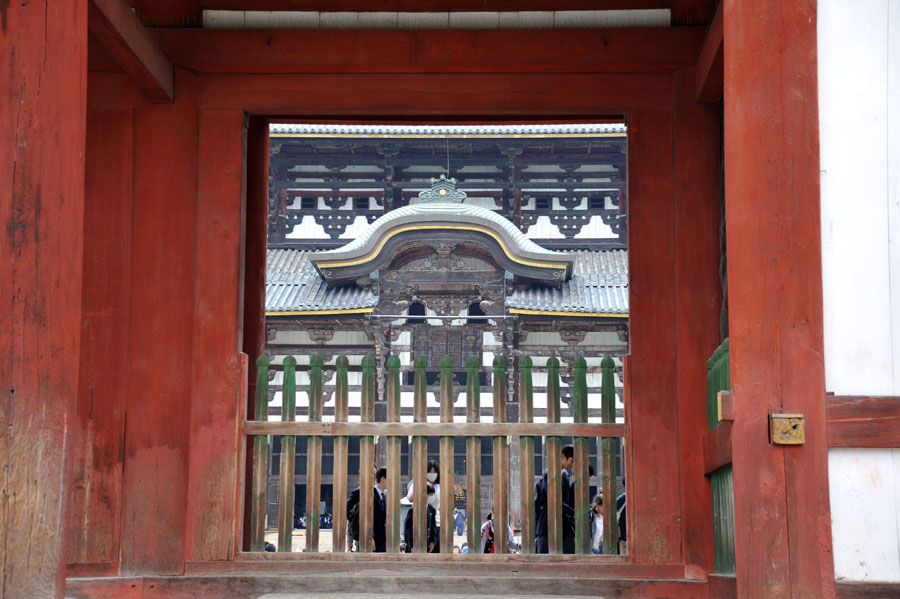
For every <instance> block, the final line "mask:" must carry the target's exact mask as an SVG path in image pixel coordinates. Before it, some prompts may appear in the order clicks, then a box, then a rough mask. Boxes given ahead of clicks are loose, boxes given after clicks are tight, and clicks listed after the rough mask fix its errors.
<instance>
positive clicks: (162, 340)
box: [119, 69, 237, 575]
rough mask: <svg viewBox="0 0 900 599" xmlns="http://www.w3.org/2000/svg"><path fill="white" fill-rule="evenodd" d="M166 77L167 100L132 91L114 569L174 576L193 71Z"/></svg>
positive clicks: (191, 240)
mask: <svg viewBox="0 0 900 599" xmlns="http://www.w3.org/2000/svg"><path fill="white" fill-rule="evenodd" d="M175 77H176V86H177V88H178V98H177V99H176V101H175V103H174V104H172V105H167V106H163V105H154V104H150V103H149V102H148V101H147V100H146V99H144V98H142V97H138V98H137V99H136V110H135V137H134V143H135V148H139V150H138V151H136V152H135V164H134V194H135V195H134V243H133V245H132V260H133V268H134V272H136V273H142V275H141V284H140V285H134V286H132V294H131V310H130V313H131V320H130V325H129V326H130V327H131V337H130V338H131V346H130V351H129V354H128V369H129V385H128V408H127V412H126V415H125V430H126V434H125V467H124V477H123V494H122V496H123V508H122V511H123V514H122V517H123V522H125V523H127V526H123V528H122V547H121V559H120V562H119V566H120V567H119V573H120V574H122V575H143V574H162V575H175V574H181V573H182V571H183V569H184V559H185V554H186V549H187V547H186V543H185V537H186V531H187V527H188V522H187V509H188V497H189V495H188V483H189V480H188V475H189V463H190V453H191V452H190V448H191V422H190V410H191V392H190V389H191V379H192V376H193V372H192V366H191V365H192V357H193V339H192V334H193V327H194V322H195V318H194V317H195V312H194V310H195V302H194V295H195V291H196V284H197V277H196V271H195V264H196V256H197V241H198V239H197V186H198V172H199V166H198V145H199V144H198V137H197V136H198V118H199V115H198V111H197V87H198V86H197V78H196V76H195V75H194V74H193V73H190V72H188V71H185V70H182V69H178V70H177V71H176V75H175ZM163 181H164V182H165V184H164V185H161V184H160V182H163ZM236 292H237V290H235V293H236ZM160 298H178V300H177V301H160ZM174 415H178V417H173V416H174Z"/></svg>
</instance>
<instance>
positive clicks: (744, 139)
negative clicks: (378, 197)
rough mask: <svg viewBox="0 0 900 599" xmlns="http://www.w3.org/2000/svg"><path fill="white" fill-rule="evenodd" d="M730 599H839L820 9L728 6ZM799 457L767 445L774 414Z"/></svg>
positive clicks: (749, 0) (751, 3) (734, 0)
mask: <svg viewBox="0 0 900 599" xmlns="http://www.w3.org/2000/svg"><path fill="white" fill-rule="evenodd" d="M724 8H725V83H724V92H725V167H726V172H725V190H726V194H725V198H726V213H727V225H726V226H727V236H728V285H729V290H728V293H729V328H730V339H731V341H730V343H731V383H732V388H733V390H734V398H735V420H734V432H733V435H732V440H733V441H732V442H733V445H732V458H733V468H734V517H735V548H736V549H735V558H736V565H737V583H738V597H767V598H771V599H780V598H784V597H810V598H812V597H816V598H820V597H825V598H828V597H834V594H835V587H834V566H833V558H832V554H831V546H832V545H831V522H830V512H829V498H828V470H827V468H828V461H827V449H826V441H825V421H824V405H823V396H824V391H825V389H824V387H825V381H824V365H823V357H822V356H823V353H822V352H823V349H822V348H823V340H822V262H821V251H820V222H819V138H818V110H817V82H816V3H815V2H762V1H755V0H726V2H725V4H724ZM779 412H782V413H801V414H803V415H804V416H805V417H806V444H804V445H796V446H779V445H771V444H769V442H768V426H767V424H768V423H767V418H768V416H769V414H771V413H779Z"/></svg>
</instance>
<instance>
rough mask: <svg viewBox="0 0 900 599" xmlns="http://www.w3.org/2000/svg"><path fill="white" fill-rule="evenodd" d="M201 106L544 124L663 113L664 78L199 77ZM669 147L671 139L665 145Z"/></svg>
mask: <svg viewBox="0 0 900 599" xmlns="http://www.w3.org/2000/svg"><path fill="white" fill-rule="evenodd" d="M199 79H200V81H201V82H202V83H201V90H202V91H201V94H200V108H201V109H227V108H237V109H242V110H246V111H248V112H254V113H257V114H260V115H262V114H268V115H283V114H292V115H294V116H295V117H297V118H310V117H314V116H319V117H320V118H321V116H322V115H329V116H330V118H332V119H333V118H335V117H338V118H339V117H341V116H346V115H353V116H357V117H358V116H359V115H360V114H367V115H369V116H368V118H377V117H378V116H399V117H401V118H405V119H410V118H415V117H420V118H423V119H425V123H426V124H427V123H428V122H430V121H429V120H428V119H435V118H437V119H440V118H442V117H443V118H445V117H447V116H469V117H472V116H475V117H477V118H480V119H484V118H490V119H497V120H503V119H504V118H506V119H516V120H518V119H521V118H523V116H524V117H527V116H533V115H535V114H536V113H539V114H541V115H543V116H544V117H545V118H547V119H552V118H559V119H571V118H577V117H579V116H581V117H586V116H587V117H590V118H592V119H597V118H603V117H604V115H605V116H614V115H622V114H624V113H625V110H626V109H641V108H666V107H668V106H669V105H670V104H671V102H672V77H671V75H670V74H668V73H637V74H624V73H623V74H599V75H595V74H589V73H568V74H560V73H547V74H543V73H542V74H537V75H536V74H529V73H524V74H521V73H501V74H486V73H474V74H445V73H433V74H411V73H401V74H389V73H383V74H381V73H379V74H374V73H373V74H364V75H347V74H309V75H307V74H303V75H288V74H273V75H201V76H200V77H199ZM670 145H671V142H670Z"/></svg>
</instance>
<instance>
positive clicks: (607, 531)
mask: <svg viewBox="0 0 900 599" xmlns="http://www.w3.org/2000/svg"><path fill="white" fill-rule="evenodd" d="M600 368H601V370H602V375H601V377H602V378H601V383H600V386H601V393H602V395H601V400H600V411H601V413H602V418H603V422H604V423H612V422H615V421H616V383H615V378H614V377H615V371H616V363H615V361H614V360H613V359H612V358H610V357H609V356H606V357H605V358H603V360H602V361H601V362H600ZM602 442H603V481H602V484H603V553H608V554H614V553H618V552H619V549H618V548H619V541H618V539H619V525H618V522H617V521H616V445H617V444H618V440H617V439H615V438H613V437H604V438H603V441H602Z"/></svg>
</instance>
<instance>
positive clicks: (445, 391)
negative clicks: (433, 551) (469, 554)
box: [440, 356, 455, 554]
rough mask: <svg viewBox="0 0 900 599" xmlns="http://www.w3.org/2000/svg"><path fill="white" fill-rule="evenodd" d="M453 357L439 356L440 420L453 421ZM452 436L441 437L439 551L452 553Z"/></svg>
mask: <svg viewBox="0 0 900 599" xmlns="http://www.w3.org/2000/svg"><path fill="white" fill-rule="evenodd" d="M453 399H454V398H453V358H451V357H450V356H444V357H443V358H441V398H440V402H441V422H453ZM454 440H455V438H454V437H441V552H442V553H450V554H452V553H453V527H454V526H453V489H454V486H455V485H454V480H453V460H454V451H453V443H454Z"/></svg>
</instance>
